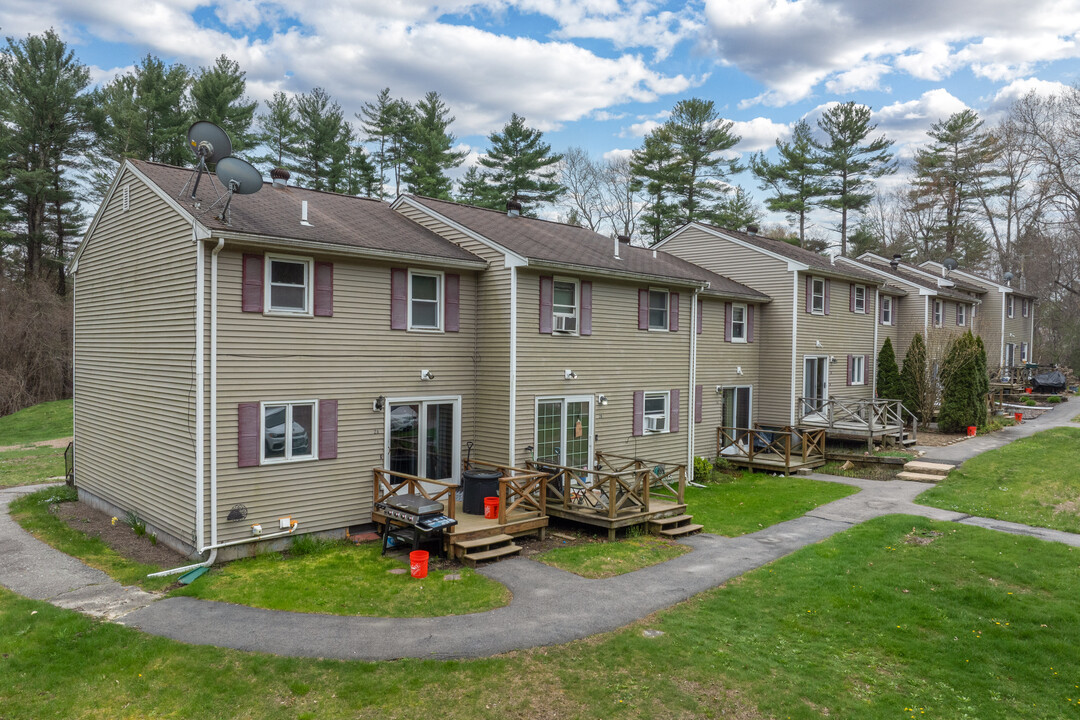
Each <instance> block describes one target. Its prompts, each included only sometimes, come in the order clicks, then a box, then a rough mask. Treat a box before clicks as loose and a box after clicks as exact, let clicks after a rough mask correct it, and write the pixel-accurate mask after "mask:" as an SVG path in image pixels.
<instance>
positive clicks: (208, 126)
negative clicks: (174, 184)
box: [180, 120, 232, 200]
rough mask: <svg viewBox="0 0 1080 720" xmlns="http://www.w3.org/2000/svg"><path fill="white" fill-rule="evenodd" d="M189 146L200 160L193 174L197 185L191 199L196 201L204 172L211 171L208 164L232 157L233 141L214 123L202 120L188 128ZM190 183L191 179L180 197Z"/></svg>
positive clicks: (181, 193) (193, 187)
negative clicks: (196, 194)
mask: <svg viewBox="0 0 1080 720" xmlns="http://www.w3.org/2000/svg"><path fill="white" fill-rule="evenodd" d="M187 146H188V150H191V152H193V153H194V154H195V157H197V158H198V159H199V162H198V163H197V164H196V165H195V170H194V171H193V172H192V177H194V178H195V184H194V185H193V186H192V188H191V199H192V200H194V199H195V193H196V192H198V190H199V180H201V179H202V174H203V172H204V171H205V172H209V171H210V169H209V168H208V167H207V164H213V163H216V162H218V161H219V160H222V159H223V158H225V157H227V156H229V155H231V154H232V141H231V140H229V136H228V134H227V133H226V132H225V131H224V130H222V129H221V128H219V127H218V126H217V125H215V124H214V123H212V122H207V121H205V120H200V121H198V122H196V123H193V124H192V125H191V127H189V128H188V131H187ZM211 182H213V179H211ZM190 183H191V178H188V181H187V182H186V183H184V189H183V190H181V191H180V195H183V194H184V192H186V191H187V186H188V185H189V184H190Z"/></svg>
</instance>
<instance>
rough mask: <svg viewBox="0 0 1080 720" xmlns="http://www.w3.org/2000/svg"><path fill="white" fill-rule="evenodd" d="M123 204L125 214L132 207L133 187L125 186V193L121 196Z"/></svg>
mask: <svg viewBox="0 0 1080 720" xmlns="http://www.w3.org/2000/svg"><path fill="white" fill-rule="evenodd" d="M120 197H121V203H122V207H123V210H124V212H127V211H128V209H129V208H130V207H131V185H125V186H124V189H123V191H122V192H121V194H120Z"/></svg>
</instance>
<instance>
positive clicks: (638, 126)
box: [619, 120, 661, 138]
mask: <svg viewBox="0 0 1080 720" xmlns="http://www.w3.org/2000/svg"><path fill="white" fill-rule="evenodd" d="M660 125H661V123H658V122H656V121H655V120H643V121H641V122H639V123H634V124H632V125H629V126H628V127H624V128H623V129H622V131H621V132H620V133H619V137H624V138H625V137H645V136H646V135H648V134H649V133H651V132H652V131H653V130H655V129H656V128H658V127H660Z"/></svg>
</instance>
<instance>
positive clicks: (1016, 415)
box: [1013, 412, 1024, 422]
mask: <svg viewBox="0 0 1080 720" xmlns="http://www.w3.org/2000/svg"><path fill="white" fill-rule="evenodd" d="M1013 417H1014V418H1016V422H1024V413H1022V412H1018V413H1013Z"/></svg>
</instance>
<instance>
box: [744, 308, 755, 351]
mask: <svg viewBox="0 0 1080 720" xmlns="http://www.w3.org/2000/svg"><path fill="white" fill-rule="evenodd" d="M746 342H748V343H752V342H754V306H753V305H747V306H746Z"/></svg>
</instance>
